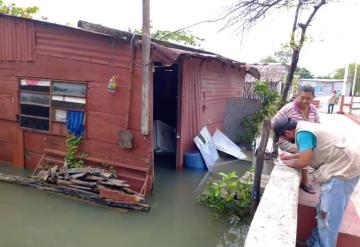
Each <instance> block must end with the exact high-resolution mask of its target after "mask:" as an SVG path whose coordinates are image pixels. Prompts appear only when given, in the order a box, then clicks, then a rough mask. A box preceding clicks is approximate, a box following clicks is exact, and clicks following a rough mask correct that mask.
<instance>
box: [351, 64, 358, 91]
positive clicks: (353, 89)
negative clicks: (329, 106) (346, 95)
mask: <svg viewBox="0 0 360 247" xmlns="http://www.w3.org/2000/svg"><path fill="white" fill-rule="evenodd" d="M357 66H358V65H357V63H355V72H354V81H353V85H352V90H351V96H354V93H355V85H356V75H357Z"/></svg>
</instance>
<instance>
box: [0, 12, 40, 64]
mask: <svg viewBox="0 0 360 247" xmlns="http://www.w3.org/2000/svg"><path fill="white" fill-rule="evenodd" d="M15 41H16V45H14V42H15ZM34 44H35V33H34V24H33V23H31V22H28V21H25V20H22V19H14V18H11V17H7V16H1V22H0V61H25V62H29V61H34V55H35V51H34V48H35V45H34Z"/></svg>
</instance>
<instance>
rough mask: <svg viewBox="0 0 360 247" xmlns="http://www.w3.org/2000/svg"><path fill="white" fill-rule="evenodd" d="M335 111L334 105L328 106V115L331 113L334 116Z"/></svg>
mask: <svg viewBox="0 0 360 247" xmlns="http://www.w3.org/2000/svg"><path fill="white" fill-rule="evenodd" d="M333 111H334V104H329V105H328V114H329V113H331V114H332V113H333Z"/></svg>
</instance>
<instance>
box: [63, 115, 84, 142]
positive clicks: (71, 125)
mask: <svg viewBox="0 0 360 247" xmlns="http://www.w3.org/2000/svg"><path fill="white" fill-rule="evenodd" d="M84 116H85V113H84V112H82V111H67V116H66V127H67V129H68V131H69V132H70V133H72V134H74V135H75V136H81V135H82V134H83V133H84V125H83V122H84Z"/></svg>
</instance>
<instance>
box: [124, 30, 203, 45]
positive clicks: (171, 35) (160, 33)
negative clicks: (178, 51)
mask: <svg viewBox="0 0 360 247" xmlns="http://www.w3.org/2000/svg"><path fill="white" fill-rule="evenodd" d="M129 32H131V33H135V34H140V35H141V34H142V32H141V30H139V29H135V30H131V29H129ZM151 38H153V39H157V40H161V41H169V42H175V43H178V44H181V45H189V46H192V47H201V42H203V41H204V40H205V39H202V38H200V37H197V36H195V35H193V34H192V33H191V32H189V31H185V30H179V31H175V32H171V31H167V30H156V31H153V32H151Z"/></svg>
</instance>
